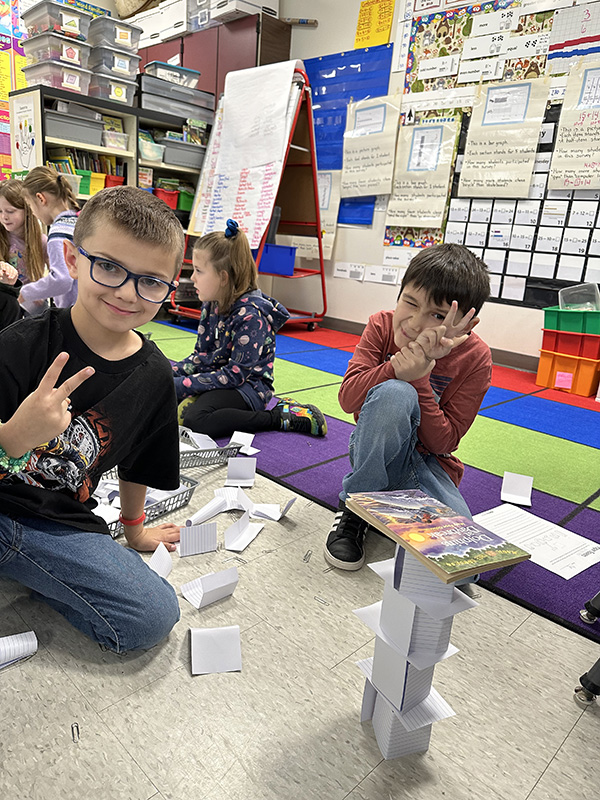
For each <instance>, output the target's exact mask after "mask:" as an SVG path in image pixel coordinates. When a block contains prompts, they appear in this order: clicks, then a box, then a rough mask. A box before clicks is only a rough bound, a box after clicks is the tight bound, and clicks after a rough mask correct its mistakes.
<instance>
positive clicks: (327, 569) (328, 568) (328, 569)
mask: <svg viewBox="0 0 600 800" xmlns="http://www.w3.org/2000/svg"><path fill="white" fill-rule="evenodd" d="M332 569H334V567H325V569H324V570H323V572H331V570H332Z"/></svg>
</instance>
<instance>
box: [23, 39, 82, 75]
mask: <svg viewBox="0 0 600 800" xmlns="http://www.w3.org/2000/svg"><path fill="white" fill-rule="evenodd" d="M21 44H22V45H23V52H24V53H25V58H26V59H27V64H28V65H29V64H39V63H40V62H41V61H50V60H52V61H64V62H65V63H67V64H74V65H75V66H76V67H81V68H82V69H87V67H88V59H89V56H90V51H91V49H92V47H91V45H89V44H88V43H87V42H78V41H76V40H75V39H73V38H72V37H70V36H63V35H61V34H60V33H42V34H40V35H39V36H34V37H33V38H31V39H23V40H22V42H21Z"/></svg>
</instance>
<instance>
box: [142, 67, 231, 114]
mask: <svg viewBox="0 0 600 800" xmlns="http://www.w3.org/2000/svg"><path fill="white" fill-rule="evenodd" d="M139 81H140V89H141V91H142V93H143V96H145V95H146V94H149V95H154V97H155V98H160V99H164V100H166V101H171V102H172V103H186V104H187V105H190V106H199V107H200V108H208V109H209V110H210V111H214V110H215V96H214V94H213V93H212V92H203V91H201V90H200V89H190V88H189V87H188V86H179V85H178V84H176V83H171V82H170V81H165V80H163V79H162V78H156V77H154V75H147V74H143V75H140V77H139ZM156 110H159V109H156ZM176 116H179V117H181V116H183V114H179V113H176Z"/></svg>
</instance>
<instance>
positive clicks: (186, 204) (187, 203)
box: [177, 189, 194, 211]
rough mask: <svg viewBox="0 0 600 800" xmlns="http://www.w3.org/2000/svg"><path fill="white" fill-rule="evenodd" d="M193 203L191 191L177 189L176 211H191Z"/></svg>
mask: <svg viewBox="0 0 600 800" xmlns="http://www.w3.org/2000/svg"><path fill="white" fill-rule="evenodd" d="M193 205H194V195H193V194H192V192H186V191H182V190H181V189H180V190H179V197H178V198H177V210H178V211H191V210H192V206H193Z"/></svg>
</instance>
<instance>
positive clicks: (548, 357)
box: [535, 350, 600, 397]
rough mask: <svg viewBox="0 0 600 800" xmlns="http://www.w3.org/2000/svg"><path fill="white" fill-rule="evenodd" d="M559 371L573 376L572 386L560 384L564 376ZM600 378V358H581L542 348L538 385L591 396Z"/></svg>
mask: <svg viewBox="0 0 600 800" xmlns="http://www.w3.org/2000/svg"><path fill="white" fill-rule="evenodd" d="M559 373H562V375H570V376H571V385H570V386H568V385H562V386H561V385H560V384H561V383H562V381H561V380H560V377H562V376H561V375H559ZM599 380H600V359H591V358H579V357H577V356H566V355H563V354H562V353H552V352H550V351H547V350H540V360H539V363H538V371H537V377H536V379H535V382H536V384H537V385H538V386H548V387H549V388H550V389H562V390H563V391H567V392H569V393H570V394H578V395H582V396H583V397H589V396H590V395H593V394H595V393H596V390H597V389H598V382H599ZM557 383H558V385H557Z"/></svg>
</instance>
